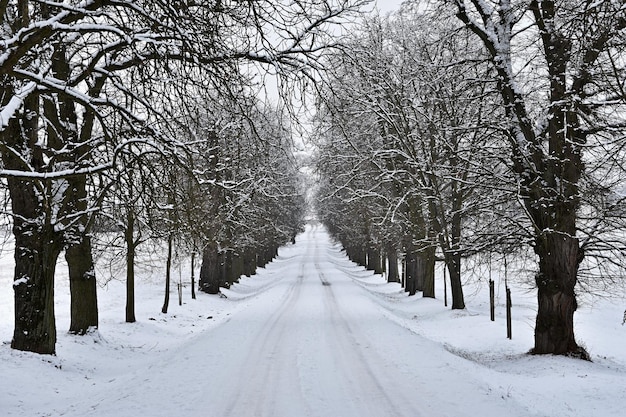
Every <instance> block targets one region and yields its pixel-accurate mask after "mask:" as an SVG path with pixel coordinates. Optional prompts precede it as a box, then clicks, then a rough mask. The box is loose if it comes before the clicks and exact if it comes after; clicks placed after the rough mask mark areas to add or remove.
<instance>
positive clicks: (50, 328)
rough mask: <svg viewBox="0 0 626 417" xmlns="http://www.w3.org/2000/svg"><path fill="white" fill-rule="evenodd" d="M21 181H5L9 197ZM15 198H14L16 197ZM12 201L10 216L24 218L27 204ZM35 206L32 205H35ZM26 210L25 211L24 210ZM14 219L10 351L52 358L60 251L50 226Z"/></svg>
mask: <svg viewBox="0 0 626 417" xmlns="http://www.w3.org/2000/svg"><path fill="white" fill-rule="evenodd" d="M24 185H26V183H25V182H24V181H15V180H9V188H10V189H11V190H13V191H12V194H16V193H22V191H19V192H16V191H15V187H18V188H19V189H22V187H24ZM16 197H17V196H16ZM16 197H14V198H12V199H11V200H12V203H13V204H12V206H13V213H14V214H16V215H22V214H24V211H26V210H28V209H26V207H23V204H26V205H29V204H31V203H34V202H33V201H31V202H26V201H24V200H25V199H22V198H16ZM35 204H36V203H35ZM24 209H26V210H24ZM29 223H30V222H28V221H24V220H23V219H21V218H19V217H17V216H16V217H15V219H14V226H13V233H14V235H15V277H14V279H15V281H14V283H13V289H14V291H15V328H14V332H13V340H12V342H11V347H12V348H13V349H17V350H25V351H29V352H35V353H42V354H54V353H55V344H56V326H55V319H54V272H55V268H56V262H57V259H58V257H59V254H60V252H61V249H62V245H61V243H60V240H59V239H58V236H55V233H54V231H53V229H52V227H51V225H50V224H46V225H38V224H32V223H30V224H29Z"/></svg>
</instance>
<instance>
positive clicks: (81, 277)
mask: <svg viewBox="0 0 626 417" xmlns="http://www.w3.org/2000/svg"><path fill="white" fill-rule="evenodd" d="M65 260H66V261H67V266H68V270H69V276H70V316H71V317H70V330H69V331H70V333H74V334H80V335H84V334H86V333H87V332H88V331H89V329H90V328H97V327H98V301H97V300H98V296H97V285H96V274H95V271H94V264H93V257H92V254H91V238H90V237H89V236H88V235H85V236H83V237H82V239H81V240H80V242H79V243H75V244H72V245H70V246H69V247H68V248H67V249H66V250H65Z"/></svg>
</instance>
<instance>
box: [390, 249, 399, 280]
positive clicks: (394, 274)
mask: <svg viewBox="0 0 626 417" xmlns="http://www.w3.org/2000/svg"><path fill="white" fill-rule="evenodd" d="M387 260H388V262H389V266H388V267H387V282H400V276H399V274H398V252H396V249H395V248H392V247H390V248H387Z"/></svg>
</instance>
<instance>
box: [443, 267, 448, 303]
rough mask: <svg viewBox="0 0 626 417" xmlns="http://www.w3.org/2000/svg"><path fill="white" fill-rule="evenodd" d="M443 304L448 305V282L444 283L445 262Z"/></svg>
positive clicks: (444, 268)
mask: <svg viewBox="0 0 626 417" xmlns="http://www.w3.org/2000/svg"><path fill="white" fill-rule="evenodd" d="M443 305H444V306H445V307H448V284H447V283H446V264H445V263H444V264H443Z"/></svg>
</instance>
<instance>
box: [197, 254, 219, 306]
mask: <svg viewBox="0 0 626 417" xmlns="http://www.w3.org/2000/svg"><path fill="white" fill-rule="evenodd" d="M217 255H218V254H217V244H216V243H215V242H211V243H209V244H208V245H207V247H206V248H205V249H204V251H203V252H202V266H201V267H200V290H201V291H204V292H206V293H209V294H217V293H219V291H220V282H219V273H218V271H219V261H218V256H217Z"/></svg>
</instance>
